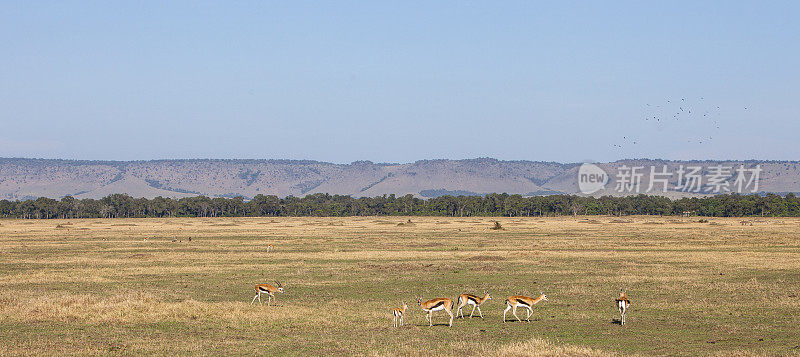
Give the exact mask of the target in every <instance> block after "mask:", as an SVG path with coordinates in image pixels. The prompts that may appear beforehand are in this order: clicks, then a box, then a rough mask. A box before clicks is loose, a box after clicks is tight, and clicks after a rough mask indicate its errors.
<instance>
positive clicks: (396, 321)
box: [250, 281, 631, 327]
mask: <svg viewBox="0 0 800 357" xmlns="http://www.w3.org/2000/svg"><path fill="white" fill-rule="evenodd" d="M275 284H276V286H273V285H270V284H258V285H256V286H255V290H256V296H254V297H253V301H251V302H250V305H252V304H253V303H254V302H255V301H256V299H258V302H259V303H261V294H267V296H268V300H267V305H270V303H271V302H272V299H276V298H275V294H276V293H283V285H282V284H281V283H280V282H279V281H276V282H275ZM491 299H492V296H491V295H489V293H488V292H486V291H485V290H484V292H483V297H479V296H477V295H472V294H461V295H459V296H458V299H457V302H458V306H457V307H456V304H455V303H453V300H452V299H450V298H436V299H430V300H425V301H423V300H422V296H417V305H419V307H420V309H422V311H425V320H426V321H428V327H433V312H435V311H444V312H446V313H447V315H449V316H450V321H449V322H448V326H450V327H453V318H454V317H458V315H459V314H461V318H464V311H463V308H464V306H467V305H472V311H471V312H470V313H469V317H470V318H472V315H473V314H474V313H475V310H476V309H477V310H478V315H479V316H480V317H481V318H483V312H482V311H481V305H483V303H485V302H486V301H488V300H491ZM276 301H277V299H276ZM542 301H548V299H547V295H545V294H544V293H543V292H539V296H538V297H536V298H532V297H529V296H522V295H514V296H509V297H508V298H507V299H506V300H505V305H506V309H505V310H503V322H504V323H505V322H506V314H507V313H508V310H511V314H512V315H514V317H515V318H516V319H517V321H519V322H522V319H520V318H519V316H517V308H520V307H521V308H523V309H525V312H527V315H526V316H525V321H527V322H530V321H531V315H533V305H536V304H538V303H540V302H542ZM630 304H631V301H630V299H628V295H627V294H626V293H625V289H624V288H623V289H620V291H619V297H618V298H617V299H616V306H617V309H618V310H619V316H620V319H619V324H620V325H625V314H626V312H627V311H628V307H629V306H630ZM453 308H456V312H455V314H454V313H453ZM407 309H408V305H406V303H405V302H403V303H402V307H399V308H394V309H392V322H393V325H394V327H403V318H404V317H405V315H406V310H407Z"/></svg>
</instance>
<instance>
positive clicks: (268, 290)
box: [250, 281, 283, 305]
mask: <svg viewBox="0 0 800 357" xmlns="http://www.w3.org/2000/svg"><path fill="white" fill-rule="evenodd" d="M275 284H276V285H278V287H277V288H276V287H274V286H272V285H269V284H258V285H256V287H255V289H256V296H253V301H251V302H250V305H253V303H254V302H256V298H258V303H259V304H261V294H262V293H264V294H267V305H269V304H270V302H272V299H275V301H278V298H276V297H275V293H283V284H281V282H279V281H276V282H275Z"/></svg>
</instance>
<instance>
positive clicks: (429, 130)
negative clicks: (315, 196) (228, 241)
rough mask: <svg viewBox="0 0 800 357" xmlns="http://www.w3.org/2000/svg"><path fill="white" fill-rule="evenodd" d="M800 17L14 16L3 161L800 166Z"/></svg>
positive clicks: (3, 71) (62, 6)
mask: <svg viewBox="0 0 800 357" xmlns="http://www.w3.org/2000/svg"><path fill="white" fill-rule="evenodd" d="M798 10H800V3H796V2H791V1H783V2H770V3H750V2H740V1H734V2H727V3H724V4H720V3H698V2H689V1H681V2H670V3H664V4H658V3H656V4H645V3H637V2H627V1H623V2H618V3H613V4H607V3H593V2H573V3H558V4H549V3H534V2H524V1H519V2H516V1H513V2H505V3H502V4H497V3H479V2H469V3H464V2H446V3H434V4H431V3H426V2H403V3H360V2H343V3H336V4H328V3H323V4H319V3H311V2H291V3H285V2H265V3H260V2H246V3H236V4H232V3H227V2H208V1H201V2H175V3H156V2H145V3H135V4H134V3H104V2H72V1H65V2H56V3H31V2H21V3H3V4H0V29H1V30H2V31H0V40H2V41H3V43H4V44H5V48H6V50H5V51H3V53H0V79H2V80H0V108H2V109H1V110H0V124H1V125H2V127H3V129H4V130H3V131H2V132H0V157H30V158H47V159H73V160H110V161H128V160H153V159H167V160H170V159H200V158H212V159H217V158H219V159H224V158H234V159H249V158H254V159H260V158H266V159H269V158H274V159H290V160H315V161H322V162H331V163H350V162H353V161H359V160H369V161H372V162H377V163H382V162H390V163H408V162H414V161H417V160H424V159H437V158H442V159H466V158H477V157H491V158H496V159H499V160H528V161H548V162H560V163H578V162H585V161H600V162H609V161H616V160H621V159H625V158H631V157H649V158H658V159H666V160H692V159H696V160H718V159H719V160H750V159H754V160H790V161H791V160H797V158H800V146H798V145H796V144H795V141H796V139H795V138H796V133H797V132H798V130H799V129H800V121H797V120H796V119H797V118H798V117H800V101H797V100H796V98H795V97H796V93H797V88H798V83H800V67H798V66H797V63H800V24H798V23H797V22H796V21H795V20H794V16H793V15H794V14H797V13H798Z"/></svg>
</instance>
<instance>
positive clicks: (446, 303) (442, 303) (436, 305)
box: [417, 297, 453, 327]
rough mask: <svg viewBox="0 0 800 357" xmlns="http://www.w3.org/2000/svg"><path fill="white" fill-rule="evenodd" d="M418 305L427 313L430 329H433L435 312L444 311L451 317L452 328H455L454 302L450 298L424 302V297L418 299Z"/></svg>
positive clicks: (426, 317)
mask: <svg viewBox="0 0 800 357" xmlns="http://www.w3.org/2000/svg"><path fill="white" fill-rule="evenodd" d="M417 304H418V305H419V307H420V308H422V310H423V311H425V312H426V314H425V319H426V320H428V327H433V314H432V313H433V312H434V311H439V310H444V311H445V312H447V314H448V315H450V327H453V300H451V299H449V298H436V299H432V300H428V301H422V297H418V298H417Z"/></svg>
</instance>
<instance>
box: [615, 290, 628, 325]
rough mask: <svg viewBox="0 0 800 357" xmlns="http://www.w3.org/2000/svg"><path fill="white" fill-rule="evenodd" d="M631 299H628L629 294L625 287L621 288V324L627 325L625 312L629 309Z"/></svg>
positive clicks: (618, 303)
mask: <svg viewBox="0 0 800 357" xmlns="http://www.w3.org/2000/svg"><path fill="white" fill-rule="evenodd" d="M630 305H631V301H630V300H628V295H626V294H625V289H619V297H618V298H617V309H618V310H619V324H620V325H625V313H626V312H627V311H628V306H630Z"/></svg>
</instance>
